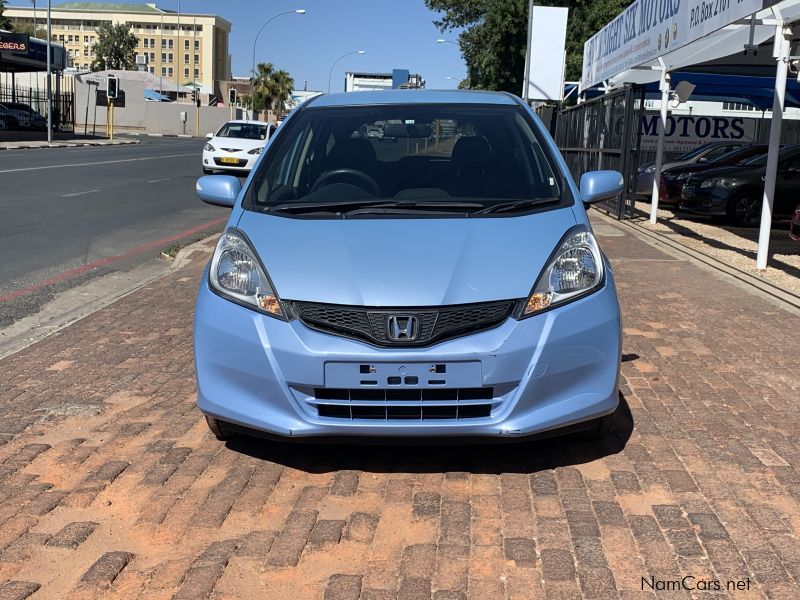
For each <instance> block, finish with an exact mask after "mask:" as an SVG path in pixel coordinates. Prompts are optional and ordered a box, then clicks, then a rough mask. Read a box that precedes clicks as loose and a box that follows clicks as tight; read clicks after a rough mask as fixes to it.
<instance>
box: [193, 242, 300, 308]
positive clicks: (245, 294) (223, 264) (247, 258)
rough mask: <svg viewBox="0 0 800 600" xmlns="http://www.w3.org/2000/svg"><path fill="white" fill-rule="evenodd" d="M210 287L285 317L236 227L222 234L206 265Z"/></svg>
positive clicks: (252, 305)
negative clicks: (209, 261)
mask: <svg viewBox="0 0 800 600" xmlns="http://www.w3.org/2000/svg"><path fill="white" fill-rule="evenodd" d="M208 275H209V283H210V284H211V289H213V290H214V291H215V292H217V293H218V294H219V295H221V296H224V297H226V298H228V299H229V300H232V301H233V302H236V303H237V304H241V305H243V306H245V307H247V308H252V309H253V310H257V311H259V312H262V313H264V314H267V315H270V316H273V317H278V318H279V319H284V320H285V319H286V316H285V315H286V313H285V311H284V310H283V306H282V304H281V300H280V298H278V295H277V294H276V293H275V288H274V287H273V285H272V282H271V281H270V279H269V276H268V275H267V271H266V269H265V268H264V266H263V265H262V264H261V260H260V259H259V258H258V255H257V254H256V251H255V250H254V249H253V247H252V245H251V244H250V243H249V242H248V240H247V237H246V236H245V235H244V234H243V233H242V232H241V231H239V230H237V229H229V230H228V231H226V232H225V233H223V234H222V237H220V239H219V241H218V242H217V247H216V249H215V250H214V256H213V258H212V259H211V266H210V267H209V273H208Z"/></svg>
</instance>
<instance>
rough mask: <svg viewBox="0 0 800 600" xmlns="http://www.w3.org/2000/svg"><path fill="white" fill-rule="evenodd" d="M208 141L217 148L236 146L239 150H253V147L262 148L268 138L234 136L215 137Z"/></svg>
mask: <svg viewBox="0 0 800 600" xmlns="http://www.w3.org/2000/svg"><path fill="white" fill-rule="evenodd" d="M208 142H209V143H210V144H211V145H212V146H214V148H216V149H217V150H222V149H223V148H235V149H237V150H243V151H245V152H246V151H247V150H252V149H253V148H261V147H263V146H264V145H265V144H266V143H267V140H246V139H244V138H232V137H213V138H212V139H210V140H208Z"/></svg>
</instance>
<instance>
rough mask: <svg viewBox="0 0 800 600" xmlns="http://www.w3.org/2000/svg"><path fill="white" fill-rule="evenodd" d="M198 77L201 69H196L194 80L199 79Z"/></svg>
mask: <svg viewBox="0 0 800 600" xmlns="http://www.w3.org/2000/svg"><path fill="white" fill-rule="evenodd" d="M198 77H200V69H195V70H194V78H195V79H197V78H198Z"/></svg>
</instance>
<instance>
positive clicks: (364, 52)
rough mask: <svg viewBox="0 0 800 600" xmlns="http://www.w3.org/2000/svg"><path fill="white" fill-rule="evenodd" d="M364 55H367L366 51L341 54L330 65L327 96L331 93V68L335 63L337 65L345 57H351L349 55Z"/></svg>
mask: <svg viewBox="0 0 800 600" xmlns="http://www.w3.org/2000/svg"><path fill="white" fill-rule="evenodd" d="M366 53H367V51H366V50H356V51H355V52H348V53H347V54H342V55H341V56H340V57H339V58H337V59H336V60H335V61H334V63H333V64H332V65H331V70H330V72H329V73H328V93H329V94H330V93H331V77H332V76H333V68H334V67H335V66H336V64H337V63H338V62H339V61H340V60H342V59H343V58H345V57H347V56H351V55H353V54H366Z"/></svg>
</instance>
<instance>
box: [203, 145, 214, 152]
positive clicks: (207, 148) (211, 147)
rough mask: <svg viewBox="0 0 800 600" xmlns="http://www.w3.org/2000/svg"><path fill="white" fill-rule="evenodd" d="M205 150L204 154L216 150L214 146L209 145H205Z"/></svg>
mask: <svg viewBox="0 0 800 600" xmlns="http://www.w3.org/2000/svg"><path fill="white" fill-rule="evenodd" d="M205 150H206V152H214V150H216V148H214V146H212V145H211V144H206V148H205Z"/></svg>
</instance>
